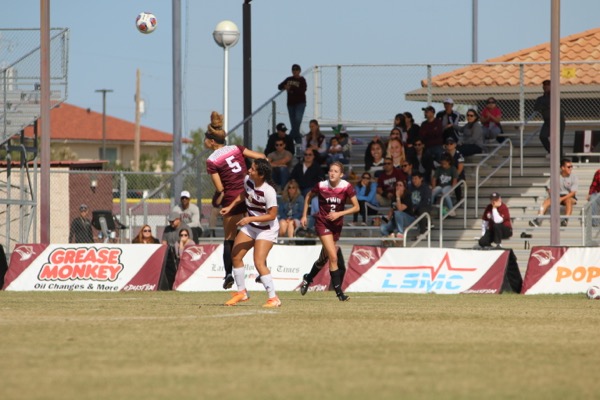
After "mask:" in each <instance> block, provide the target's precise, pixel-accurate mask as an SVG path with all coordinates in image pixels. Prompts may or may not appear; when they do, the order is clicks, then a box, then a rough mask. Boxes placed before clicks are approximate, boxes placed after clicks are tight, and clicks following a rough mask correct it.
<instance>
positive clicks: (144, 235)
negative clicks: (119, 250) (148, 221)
mask: <svg viewBox="0 0 600 400" xmlns="http://www.w3.org/2000/svg"><path fill="white" fill-rule="evenodd" d="M131 243H136V244H137V243H143V244H158V243H160V241H159V240H158V238H156V237H154V236H153V235H152V228H151V227H150V225H144V226H142V229H140V231H139V232H138V234H137V235H136V236H135V237H134V238H133V240H132V241H131Z"/></svg>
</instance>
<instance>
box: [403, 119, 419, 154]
mask: <svg viewBox="0 0 600 400" xmlns="http://www.w3.org/2000/svg"><path fill="white" fill-rule="evenodd" d="M404 117H405V118H404V124H405V125H406V135H407V138H406V145H407V146H408V147H410V146H412V145H413V143H414V142H415V139H416V138H417V137H418V136H419V128H420V126H419V125H418V124H415V119H414V118H413V115H412V114H411V113H409V112H408V111H407V112H405V113H404Z"/></svg>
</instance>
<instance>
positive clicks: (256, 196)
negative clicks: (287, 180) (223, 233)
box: [244, 176, 279, 231]
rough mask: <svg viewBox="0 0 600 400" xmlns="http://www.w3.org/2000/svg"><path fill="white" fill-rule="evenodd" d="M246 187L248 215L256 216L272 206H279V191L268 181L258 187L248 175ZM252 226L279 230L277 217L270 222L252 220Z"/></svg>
mask: <svg viewBox="0 0 600 400" xmlns="http://www.w3.org/2000/svg"><path fill="white" fill-rule="evenodd" d="M244 189H245V191H246V208H247V211H248V216H250V217H256V216H261V215H265V214H267V211H268V210H269V209H270V208H272V207H277V192H275V189H273V187H272V186H271V185H269V184H268V183H266V182H265V183H263V184H262V185H261V186H259V187H256V186H255V184H254V181H252V179H250V177H249V176H246V179H244ZM249 225H250V226H252V227H254V228H257V229H263V230H267V229H271V230H276V231H279V222H278V221H277V218H275V219H274V220H273V221H269V222H251V223H250V224H249Z"/></svg>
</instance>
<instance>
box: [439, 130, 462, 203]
mask: <svg viewBox="0 0 600 400" xmlns="http://www.w3.org/2000/svg"><path fill="white" fill-rule="evenodd" d="M444 151H445V153H448V154H450V155H451V156H452V165H453V166H454V168H456V172H457V174H458V180H459V181H460V180H464V179H465V158H464V157H463V155H462V154H461V152H460V151H458V150H457V149H456V141H455V140H454V139H452V138H451V137H449V138H448V139H446V145H445V147H444ZM461 189H462V188H461V187H460V186H459V187H457V188H456V190H455V192H454V193H455V194H456V199H457V200H460V199H462V190H461Z"/></svg>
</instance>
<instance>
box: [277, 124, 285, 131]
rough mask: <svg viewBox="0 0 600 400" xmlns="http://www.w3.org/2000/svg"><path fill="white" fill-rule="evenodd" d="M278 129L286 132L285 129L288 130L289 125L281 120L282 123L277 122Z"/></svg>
mask: <svg viewBox="0 0 600 400" xmlns="http://www.w3.org/2000/svg"><path fill="white" fill-rule="evenodd" d="M276 129H277V130H278V131H282V132H285V131H287V126H285V124H284V123H283V122H280V123H278V124H277V127H276Z"/></svg>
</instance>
